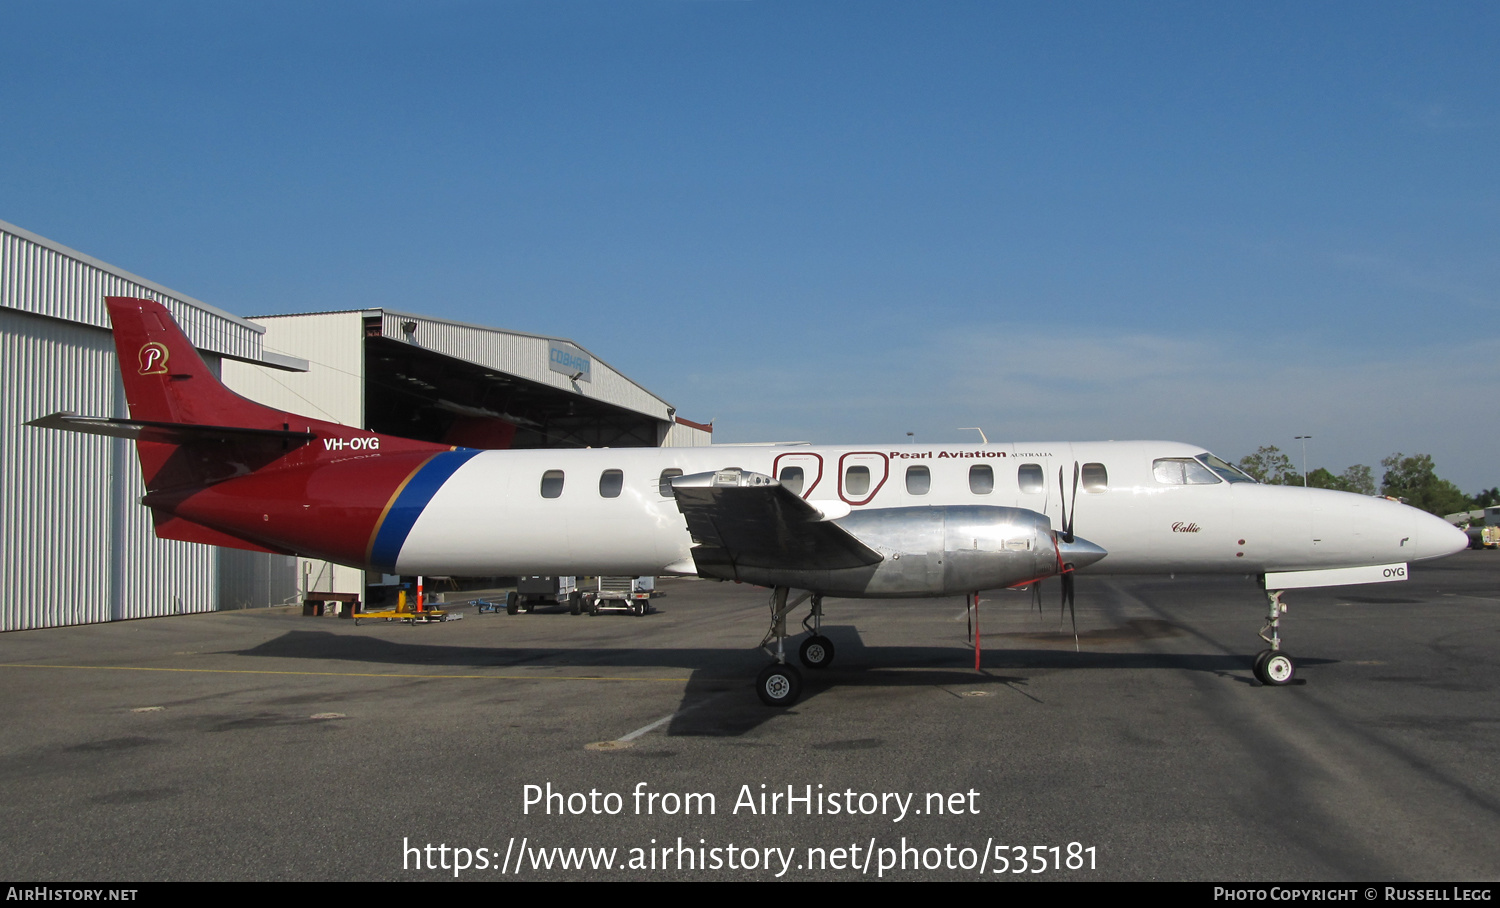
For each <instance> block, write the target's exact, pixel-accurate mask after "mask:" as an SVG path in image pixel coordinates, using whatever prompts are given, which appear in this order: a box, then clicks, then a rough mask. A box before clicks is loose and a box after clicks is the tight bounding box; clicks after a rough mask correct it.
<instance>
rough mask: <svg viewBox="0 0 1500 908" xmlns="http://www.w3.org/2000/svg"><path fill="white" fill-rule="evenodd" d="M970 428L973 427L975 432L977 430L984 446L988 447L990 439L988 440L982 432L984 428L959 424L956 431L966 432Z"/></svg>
mask: <svg viewBox="0 0 1500 908" xmlns="http://www.w3.org/2000/svg"><path fill="white" fill-rule="evenodd" d="M970 429H973V430H974V431H975V432H978V433H979V437H980V439H982V440H983V441H984V444H985V447H989V444H990V440H989V437H988V436H986V435H985V434H984V430H983V429H981V428H979V427H978V426H959V427H958V431H960V432H967V431H969V430H970Z"/></svg>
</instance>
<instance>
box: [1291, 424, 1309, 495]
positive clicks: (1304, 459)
mask: <svg viewBox="0 0 1500 908" xmlns="http://www.w3.org/2000/svg"><path fill="white" fill-rule="evenodd" d="M1309 438H1312V436H1311V435H1298V436H1296V438H1295V439H1293V440H1294V441H1301V442H1302V488H1304V489H1305V488H1307V440H1308V439H1309Z"/></svg>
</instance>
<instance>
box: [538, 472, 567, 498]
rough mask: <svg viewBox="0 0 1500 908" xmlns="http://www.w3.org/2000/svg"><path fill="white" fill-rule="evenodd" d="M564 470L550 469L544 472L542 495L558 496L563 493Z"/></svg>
mask: <svg viewBox="0 0 1500 908" xmlns="http://www.w3.org/2000/svg"><path fill="white" fill-rule="evenodd" d="M562 489H563V471H562V470H548V471H547V472H545V473H543V474H542V497H543V498H558V497H560V496H561V495H562Z"/></svg>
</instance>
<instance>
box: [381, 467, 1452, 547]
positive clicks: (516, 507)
mask: <svg viewBox="0 0 1500 908" xmlns="http://www.w3.org/2000/svg"><path fill="white" fill-rule="evenodd" d="M1203 453H1204V449H1203V448H1200V447H1197V446H1193V445H1186V444H1181V443H1177V442H1155V441H1131V442H1085V443H1079V442H1046V443H1018V444H988V445H976V444H931V445H899V446H887V447H876V446H862V447H849V446H840V447H825V446H811V445H788V446H734V445H725V446H711V447H699V448H615V449H591V450H526V451H487V452H483V453H480V454H478V455H476V456H474V457H473V458H472V459H471V460H469V461H468V462H467V463H465V464H464V465H463V466H462V467H460V468H459V469H458V470H457V471H456V472H455V473H454V474H453V475H452V476H451V477H450V478H449V479H448V480H447V481H446V482H444V483H443V484H442V486H441V487H440V488H439V489H438V490H437V491H436V492H435V493H434V494H433V496H432V498H431V500H430V501H429V502H428V503H427V504H426V505H425V507H424V508H423V509H422V511H421V514H420V516H418V517H417V519H416V522H415V523H414V524H413V526H412V529H411V532H410V534H409V535H408V536H407V538H406V540H405V542H404V544H403V545H402V546H401V548H400V554H399V557H398V558H397V560H396V567H397V569H398V570H399V571H400V572H401V573H402V574H457V575H504V574H522V573H526V574H563V575H567V574H621V575H623V574H632V575H645V574H665V573H693V572H694V568H693V559H692V555H691V551H690V550H691V548H692V546H693V540H692V538H691V537H690V536H689V534H688V530H687V526H686V523H685V521H684V518H683V515H682V513H681V512H680V511H679V510H678V507H677V503H676V501H675V499H674V498H673V497H672V492H671V489H670V476H669V477H668V480H667V482H666V483H665V484H664V482H663V472H664V471H669V470H671V471H681V473H682V474H689V475H691V474H695V473H703V472H707V471H713V470H720V469H724V468H728V467H739V468H742V469H744V470H747V471H753V472H756V473H763V474H766V475H769V476H772V477H778V478H781V479H783V484H784V485H793V483H792V482H789V481H787V480H789V479H792V478H793V477H794V476H795V471H796V470H798V469H800V470H801V477H800V489H799V493H800V494H801V495H802V496H803V497H804V498H806V500H807V501H808V502H809V503H811V504H813V505H814V506H815V507H818V508H819V509H820V510H822V511H824V512H825V513H827V514H829V516H830V518H834V519H836V518H837V516H838V515H839V514H842V513H844V512H845V511H846V510H852V511H860V510H865V509H874V508H882V509H898V508H925V507H933V506H942V505H947V506H953V505H991V506H1000V507H1012V508H1023V509H1026V510H1030V511H1034V512H1037V513H1039V514H1043V515H1045V516H1047V517H1048V518H1049V519H1050V521H1051V524H1052V526H1053V528H1054V529H1061V528H1062V525H1063V520H1062V518H1063V508H1064V507H1066V508H1068V510H1069V511H1071V512H1072V513H1073V514H1074V527H1073V528H1074V530H1075V532H1076V533H1077V534H1078V535H1079V536H1080V537H1083V538H1085V539H1087V540H1089V541H1090V542H1092V543H1094V544H1095V545H1098V546H1101V547H1102V548H1104V549H1105V550H1107V551H1108V553H1109V554H1108V556H1107V557H1106V558H1104V559H1103V560H1102V561H1100V562H1099V563H1098V564H1096V565H1093V566H1092V567H1090V568H1088V570H1089V571H1091V572H1096V573H1153V572H1169V571H1171V572H1221V573H1246V574H1255V573H1262V572H1265V571H1297V570H1310V569H1317V568H1342V567H1355V566H1360V565H1372V564H1387V563H1392V562H1411V561H1418V560H1421V559H1424V558H1434V557H1439V556H1442V555H1447V554H1451V553H1452V552H1454V551H1457V550H1458V549H1459V548H1462V547H1463V545H1464V544H1465V543H1466V540H1465V539H1464V538H1463V534H1462V533H1461V532H1460V531H1458V530H1456V529H1454V528H1453V527H1451V526H1449V525H1448V524H1447V523H1445V522H1444V521H1442V520H1441V519H1440V518H1437V517H1433V516H1432V515H1430V514H1427V513H1425V512H1422V511H1419V510H1416V509H1414V508H1411V507H1408V506H1406V505H1403V504H1400V503H1397V502H1394V501H1389V500H1385V499H1379V498H1370V497H1366V496H1360V495H1353V494H1348V493H1343V492H1333V491H1327V490H1320V489H1302V488H1296V487H1285V486H1268V485H1261V484H1258V483H1253V482H1226V481H1223V480H1222V479H1217V478H1209V479H1206V480H1205V479H1204V478H1203V476H1202V474H1203V472H1204V471H1198V473H1199V476H1198V479H1197V480H1196V481H1194V482H1180V481H1164V480H1163V479H1162V476H1163V475H1164V474H1165V473H1170V472H1171V471H1170V470H1163V468H1162V466H1161V464H1163V463H1170V462H1172V461H1174V460H1181V461H1185V460H1188V459H1191V458H1193V457H1195V456H1196V455H1201V454H1203ZM1075 464H1077V465H1079V467H1080V471H1081V474H1082V475H1081V482H1080V484H1079V485H1078V487H1077V491H1076V493H1075V492H1074V479H1073V477H1074V468H1075ZM985 466H987V467H989V468H990V469H989V471H988V474H987V475H986V471H984V470H983V469H982V468H983V467H985ZM976 467H978V468H980V469H978V470H975V469H974V468H976ZM924 468H925V475H924V473H923V470H924ZM609 471H619V472H620V474H622V475H621V476H618V477H616V476H613V475H611V476H606V475H605V474H606V473H607V472H609ZM559 479H560V483H559ZM559 485H560V489H559ZM615 488H618V493H617V494H614V495H613V496H612V497H611V496H610V495H609V494H608V493H611V492H613V491H614V489H615ZM544 490H545V493H546V494H545V495H544Z"/></svg>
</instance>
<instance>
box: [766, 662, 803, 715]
mask: <svg viewBox="0 0 1500 908" xmlns="http://www.w3.org/2000/svg"><path fill="white" fill-rule="evenodd" d="M755 693H756V696H758V697H760V702H762V703H764V704H765V705H767V706H791V705H792V704H793V703H796V702H797V698H798V697H799V696H801V695H802V675H801V674H799V673H798V672H797V670H796V669H795V668H793V667H792V666H790V665H783V664H781V663H780V662H772V663H771V664H770V665H767V666H766V667H765V668H763V669H761V672H760V676H759V677H757V678H756V679H755Z"/></svg>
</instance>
